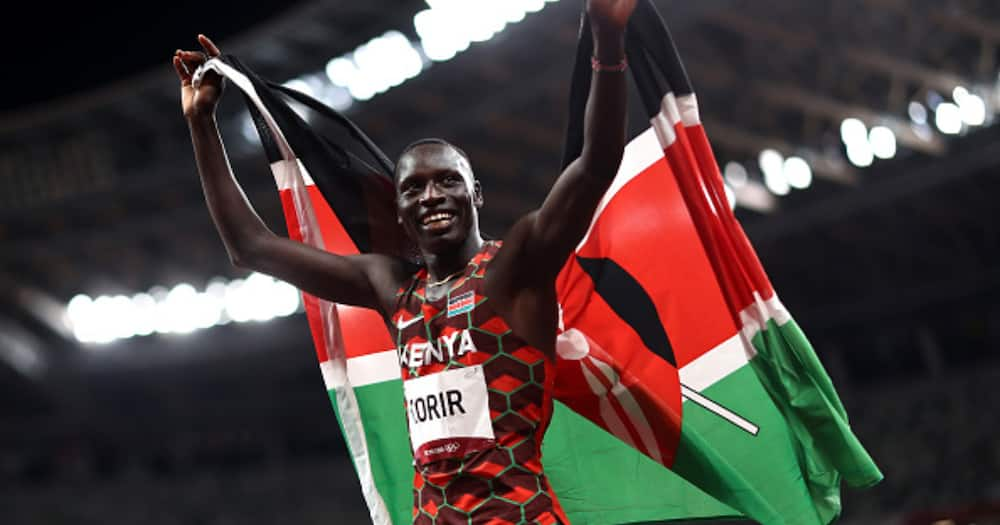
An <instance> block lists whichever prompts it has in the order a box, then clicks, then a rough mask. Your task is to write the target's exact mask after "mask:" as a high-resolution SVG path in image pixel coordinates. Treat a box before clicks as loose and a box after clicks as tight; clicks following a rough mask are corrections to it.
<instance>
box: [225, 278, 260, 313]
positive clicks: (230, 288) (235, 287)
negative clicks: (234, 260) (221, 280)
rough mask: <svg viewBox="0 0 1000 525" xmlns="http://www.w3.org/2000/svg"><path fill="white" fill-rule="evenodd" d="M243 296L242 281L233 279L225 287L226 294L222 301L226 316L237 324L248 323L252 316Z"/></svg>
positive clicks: (247, 302)
mask: <svg viewBox="0 0 1000 525" xmlns="http://www.w3.org/2000/svg"><path fill="white" fill-rule="evenodd" d="M244 296H245V294H244V293H243V279H234V280H232V281H230V282H229V284H228V285H227V286H226V294H225V297H224V299H223V302H224V304H225V310H226V315H227V316H228V317H229V319H231V320H233V321H235V322H237V323H243V322H246V321H249V320H250V318H251V317H252V316H253V314H252V312H251V311H250V304H249V301H247V300H245V297H244Z"/></svg>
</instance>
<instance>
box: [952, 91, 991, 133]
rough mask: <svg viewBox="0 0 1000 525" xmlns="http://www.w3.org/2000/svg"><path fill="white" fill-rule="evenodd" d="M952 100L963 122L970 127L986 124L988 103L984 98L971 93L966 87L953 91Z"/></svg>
mask: <svg viewBox="0 0 1000 525" xmlns="http://www.w3.org/2000/svg"><path fill="white" fill-rule="evenodd" d="M951 98H952V100H954V101H955V104H956V105H957V106H958V110H959V113H960V114H961V116H962V122H964V123H966V124H968V125H969V126H982V125H983V124H984V123H986V101H984V100H983V99H982V97H980V96H979V95H977V94H975V93H970V92H969V90H968V89H967V88H965V87H964V86H957V87H955V89H954V91H952V93H951Z"/></svg>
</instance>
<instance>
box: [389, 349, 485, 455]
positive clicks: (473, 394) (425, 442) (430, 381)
mask: <svg viewBox="0 0 1000 525" xmlns="http://www.w3.org/2000/svg"><path fill="white" fill-rule="evenodd" d="M403 393H404V394H405V396H406V415H407V418H408V419H409V422H410V444H411V445H412V447H413V457H414V459H415V460H416V462H417V463H418V464H421V465H422V464H426V463H429V462H431V461H437V460H440V459H454V458H462V457H465V456H466V455H468V454H470V453H472V452H476V451H478V450H483V449H485V448H489V447H492V446H493V445H494V443H495V442H496V439H495V437H494V435H493V425H492V423H491V421H490V407H489V400H488V397H487V396H488V393H487V390H486V377H485V376H484V375H483V367H482V366H480V365H475V366H469V367H466V368H458V369H454V370H446V371H444V372H438V373H435V374H431V375H428V376H423V377H416V378H413V379H408V380H406V381H404V382H403Z"/></svg>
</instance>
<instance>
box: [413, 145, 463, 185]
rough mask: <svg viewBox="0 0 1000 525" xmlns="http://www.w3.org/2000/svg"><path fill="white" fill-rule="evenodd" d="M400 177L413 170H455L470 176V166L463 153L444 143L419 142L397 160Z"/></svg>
mask: <svg viewBox="0 0 1000 525" xmlns="http://www.w3.org/2000/svg"><path fill="white" fill-rule="evenodd" d="M399 164H400V166H399V174H400V179H402V178H403V177H405V176H406V175H409V174H412V173H415V172H437V171H443V170H455V171H457V172H459V173H461V174H462V175H465V176H467V177H468V178H470V179H471V178H472V168H471V166H469V161H468V160H467V159H466V158H465V156H464V155H462V154H461V153H459V152H458V151H457V150H456V149H455V148H453V147H451V146H448V145H446V144H421V145H419V146H416V147H414V148H413V149H411V150H410V151H407V152H406V154H405V155H403V158H402V159H400V161H399Z"/></svg>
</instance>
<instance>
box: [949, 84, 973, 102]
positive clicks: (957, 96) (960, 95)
mask: <svg viewBox="0 0 1000 525" xmlns="http://www.w3.org/2000/svg"><path fill="white" fill-rule="evenodd" d="M967 96H969V90H968V89H966V88H965V86H955V89H953V90H952V91H951V99H952V100H954V101H955V102H957V103H958V105H959V106H961V105H962V101H963V100H965V97H967Z"/></svg>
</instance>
